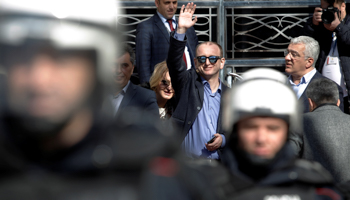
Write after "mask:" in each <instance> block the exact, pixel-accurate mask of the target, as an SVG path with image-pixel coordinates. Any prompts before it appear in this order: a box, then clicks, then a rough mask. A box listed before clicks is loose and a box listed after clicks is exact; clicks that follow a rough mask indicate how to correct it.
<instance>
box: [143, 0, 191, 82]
mask: <svg viewBox="0 0 350 200" xmlns="http://www.w3.org/2000/svg"><path fill="white" fill-rule="evenodd" d="M155 4H156V6H157V13H156V14H154V15H153V17H151V18H149V19H148V20H146V21H144V22H142V23H140V24H139V25H138V26H137V29H136V67H137V71H138V73H139V78H140V83H145V82H149V79H150V77H151V75H152V73H153V70H154V66H155V65H156V64H158V63H160V62H162V61H164V60H165V59H166V57H167V55H168V51H169V33H170V32H171V31H172V30H174V29H176V28H177V20H176V18H175V13H176V10H177V1H176V0H155ZM167 20H170V22H168V21H167ZM170 23H171V26H170ZM186 36H187V44H186V48H185V49H184V52H183V53H184V55H183V56H184V57H186V59H183V60H186V64H187V68H188V69H189V68H191V67H192V66H194V63H193V58H194V55H195V48H196V46H197V44H198V38H197V35H196V32H195V30H194V28H193V27H191V28H190V29H189V30H188V31H187V32H186Z"/></svg>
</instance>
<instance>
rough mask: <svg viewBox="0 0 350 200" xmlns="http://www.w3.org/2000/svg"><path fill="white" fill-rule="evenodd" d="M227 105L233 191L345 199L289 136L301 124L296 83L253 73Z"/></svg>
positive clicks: (245, 195) (238, 195)
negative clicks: (298, 156)
mask: <svg viewBox="0 0 350 200" xmlns="http://www.w3.org/2000/svg"><path fill="white" fill-rule="evenodd" d="M249 73H250V72H247V74H249ZM256 96H259V99H256V98H254V97H256ZM224 108H225V109H224V128H225V129H226V131H227V133H230V135H229V136H228V138H229V139H228V143H227V146H226V148H225V149H224V151H223V155H222V162H223V163H224V165H225V166H227V168H228V170H229V173H230V175H231V177H232V178H231V181H230V184H231V186H232V188H234V190H235V192H232V193H233V195H229V196H230V197H232V198H233V199H264V200H267V199H341V196H340V195H339V194H337V193H336V192H335V191H334V190H332V189H331V188H332V180H333V179H332V177H331V175H330V174H329V173H328V172H327V171H326V170H325V169H323V168H322V166H321V165H320V164H318V163H312V162H309V161H305V160H300V159H296V158H295V156H294V153H293V151H292V148H291V147H290V144H289V143H288V142H287V138H288V136H289V133H290V132H294V131H298V129H299V128H301V127H300V126H301V122H300V118H301V114H300V112H299V111H300V109H299V106H298V100H297V98H296V96H295V94H294V92H293V91H292V90H291V89H290V87H288V86H287V85H286V84H283V83H281V82H280V81H278V80H275V79H271V78H268V77H266V78H263V77H257V78H256V79H254V78H253V77H250V79H245V80H244V81H243V82H241V83H238V84H237V85H236V86H235V87H234V88H233V90H231V91H230V92H229V93H228V95H227V96H225V99H224ZM325 187H327V188H325ZM234 190H232V191H234Z"/></svg>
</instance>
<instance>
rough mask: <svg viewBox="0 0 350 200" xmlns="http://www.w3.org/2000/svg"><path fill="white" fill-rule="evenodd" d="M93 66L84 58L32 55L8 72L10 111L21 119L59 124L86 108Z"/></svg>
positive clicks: (89, 94)
mask: <svg viewBox="0 0 350 200" xmlns="http://www.w3.org/2000/svg"><path fill="white" fill-rule="evenodd" d="M93 69H94V64H93V62H92V61H91V60H89V59H88V58H87V57H84V56H82V55H76V56H67V55H66V56H50V55H46V54H42V53H40V54H36V55H35V56H33V57H32V58H31V59H30V61H27V62H21V63H15V64H11V65H10V66H9V70H8V97H7V98H8V102H9V107H10V109H11V110H12V111H13V112H15V113H17V115H18V114H19V115H21V116H24V117H29V118H31V119H39V120H44V121H48V122H50V123H62V122H63V121H65V120H67V119H69V117H70V116H72V114H74V112H75V111H76V110H77V109H79V108H81V107H82V106H83V105H87V104H86V102H87V100H88V99H89V97H90V96H91V93H92V91H93V89H94V87H95V76H94V70H93Z"/></svg>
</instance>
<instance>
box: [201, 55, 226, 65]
mask: <svg viewBox="0 0 350 200" xmlns="http://www.w3.org/2000/svg"><path fill="white" fill-rule="evenodd" d="M207 58H208V59H209V62H210V63H211V64H215V63H216V62H217V61H218V60H219V59H220V58H221V57H220V56H209V57H205V56H198V57H197V60H198V62H199V63H205V61H206V60H207Z"/></svg>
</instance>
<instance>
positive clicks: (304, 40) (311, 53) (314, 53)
mask: <svg viewBox="0 0 350 200" xmlns="http://www.w3.org/2000/svg"><path fill="white" fill-rule="evenodd" d="M319 52H320V46H319V45H318V42H317V41H316V40H315V39H313V38H311V37H308V36H299V37H296V38H293V39H292V40H291V41H290V44H289V46H288V49H286V51H285V52H284V56H285V61H286V67H285V72H286V73H288V74H289V77H288V79H289V82H290V84H291V86H292V89H293V90H294V92H295V93H296V95H297V97H298V99H299V101H300V103H301V104H302V105H304V113H306V112H309V102H308V100H307V95H306V93H305V90H306V88H307V87H308V85H309V83H310V82H311V81H313V80H314V79H318V78H324V76H322V74H320V73H319V72H318V71H317V70H316V69H315V64H316V61H317V58H318V54H319ZM338 88H339V99H340V100H341V102H340V106H339V107H340V108H341V109H342V110H343V107H344V106H343V90H342V89H341V88H340V86H339V85H338Z"/></svg>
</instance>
